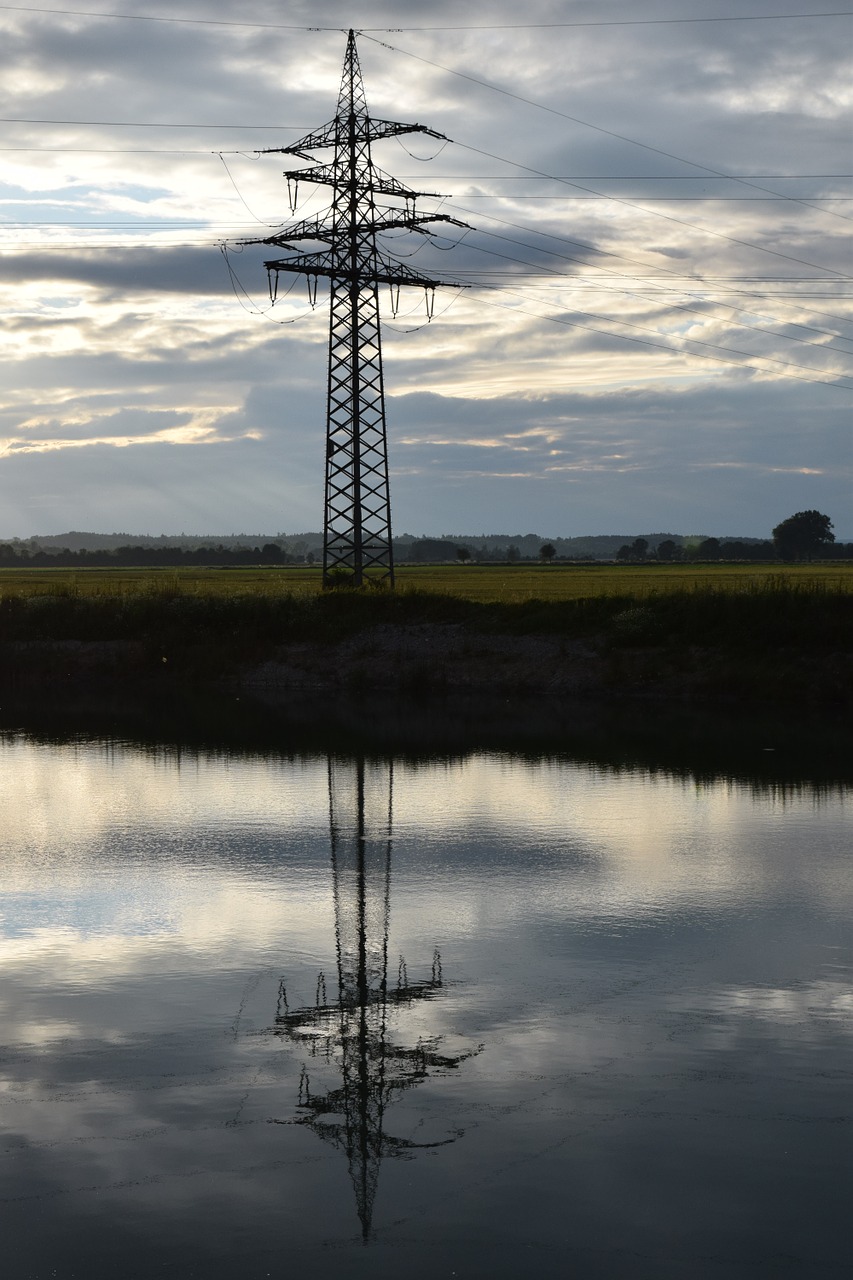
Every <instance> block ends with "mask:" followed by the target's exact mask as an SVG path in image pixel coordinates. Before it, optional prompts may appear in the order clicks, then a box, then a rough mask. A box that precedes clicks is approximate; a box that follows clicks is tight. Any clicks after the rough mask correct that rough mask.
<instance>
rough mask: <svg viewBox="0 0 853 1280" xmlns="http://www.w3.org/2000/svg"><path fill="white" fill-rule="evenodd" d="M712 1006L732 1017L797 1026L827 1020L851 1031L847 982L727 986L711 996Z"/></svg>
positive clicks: (852, 1007)
mask: <svg viewBox="0 0 853 1280" xmlns="http://www.w3.org/2000/svg"><path fill="white" fill-rule="evenodd" d="M712 1003H713V1007H714V1008H715V1009H716V1010H718V1011H719V1012H721V1013H723V1014H725V1015H728V1016H729V1017H731V1018H733V1019H737V1018H751V1019H755V1020H757V1021H769V1022H784V1023H788V1024H790V1025H799V1024H803V1023H806V1022H808V1021H810V1020H818V1021H822V1020H824V1019H831V1020H833V1021H838V1022H840V1023H841V1024H842V1025H843V1027H845V1028H846V1029H847V1030H848V1031H849V1032H850V1034H853V1023H851V1021H850V1016H851V1014H853V989H851V986H850V984H849V982H847V983H841V982H812V983H809V985H808V986H805V987H730V988H727V989H723V990H721V991H719V992H717V994H716V995H715V997H714V999H713V1001H712Z"/></svg>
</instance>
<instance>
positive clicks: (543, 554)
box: [539, 542, 557, 564]
mask: <svg viewBox="0 0 853 1280" xmlns="http://www.w3.org/2000/svg"><path fill="white" fill-rule="evenodd" d="M556 554H557V548H556V547H555V546H553V544H552V543H550V542H546V543H544V544H543V545H542V546H541V547H540V548H539V559H540V560H544V561H545V563H546V564H550V563H551V561H552V560H553V559H554V556H555V555H556Z"/></svg>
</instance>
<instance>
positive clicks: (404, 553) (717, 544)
mask: <svg viewBox="0 0 853 1280" xmlns="http://www.w3.org/2000/svg"><path fill="white" fill-rule="evenodd" d="M74 536H75V538H76V537H82V536H85V535H74ZM97 536H98V537H107V536H108V535H97ZM315 536H316V535H305V536H304V537H293V538H289V537H284V536H279V537H278V538H276V539H274V540H272V539H271V540H269V541H266V542H263V543H258V544H255V545H252V544H247V543H240V542H239V541H238V542H236V544H235V543H234V542H231V544H230V545H226V543H224V542H217V543H215V544H214V543H212V542H211V543H209V544H205V543H201V544H198V542H197V540H196V539H191V538H186V539H185V543H190V544H194V545H180V543H178V542H177V540H176V545H170V544H169V543H168V542H164V540H163V538H162V537H159V538H151V539H149V540H147V542H145V543H128V544H127V545H124V546H118V547H115V546H113V547H104V546H101V547H95V548H92V549H88V548H86V547H82V546H78V547H77V548H76V549H75V548H71V547H57V546H54V547H52V548H51V547H50V546H48V547H45V546H44V545H41V541H40V540H37V539H31V540H29V542H21V541H19V540H17V539H16V540H15V541H13V542H5V543H0V567H3V566H5V567H7V568H14V567H18V568H21V567H25V566H26V567H29V568H39V567H44V568H84V567H85V568H120V567H128V568H129V567H135V568H140V567H141V568H145V567H158V566H159V567H164V568H165V567H172V568H175V567H180V566H182V565H183V566H187V567H191V566H193V565H195V566H211V567H220V568H229V567H231V568H241V567H245V568H249V567H258V566H260V567H263V566H274V565H298V564H313V563H315V562H316V561H317V560H319V559H320V558H321V554H322V553H321V545H322V544H321V543H320V544H317V543H316V542H315ZM45 541H47V540H45ZM50 541H53V540H52V539H51V540H50ZM490 541H494V545H493V546H491V547H490V546H489V545H488V544H489V542H490ZM618 541H619V540H618V538H615V537H602V538H600V539H599V538H589V539H586V538H583V539H581V538H579V539H555V540H554V542H545V543H542V541H541V539H539V538H537V537H536V536H535V535H533V534H528V535H525V536H523V537H517V539H516V541H505V540H504V539H502V538H501V539H500V540H498V539H497V538H494V539H487V538H486V537H485V536H484V537H483V538H482V539H467V540H465V541H462V542H460V541H457V540H455V539H452V538H447V537H445V538H411V539H401V540H399V542H398V541H397V540H396V539H395V544H394V553H395V558H396V559H397V560H398V562H399V563H407V562H408V563H415V564H417V563H421V564H429V563H435V562H436V561H438V562H447V561H458V562H460V563H462V564H466V563H468V562H470V561H473V560H476V561H477V562H478V563H481V564H482V563H486V564H487V563H500V564H514V563H523V562H526V563H531V562H535V561H541V562H544V563H552V562H553V561H554V560H556V559H559V560H561V561H564V562H565V561H572V560H574V561H589V560H596V559H598V560H605V561H612V560H616V561H618V562H620V563H633V564H637V563H648V562H659V563H678V562H688V563H689V562H692V561H703V562H707V561H753V562H772V561H779V560H782V561H785V560H809V559H812V558H814V557H818V556H819V557H820V558H825V559H853V543H837V542H836V541H835V535H834V533H833V532H832V522H831V520H830V519H829V517H828V516H825V515H823V514H822V513H821V512H818V511H800V512H797V513H796V514H795V515H793V516H790V517H789V518H788V519H787V520H783V521H782V522H781V524H779V525H777V526H776V528H775V529H774V530H773V536H772V538H771V539H766V540H764V541H759V540H758V539H750V540H746V539H719V538H703V539H687V538H676V537H675V536H670V537H664V536H661V535H657V537H655V535H650V537H649V538H643V537H638V538H635V539H634V540H633V542H630V543H627V542H626V543H623V544H622V545H621V546H618V547H617V546H616V543H618ZM588 542H603V543H607V544H609V546H608V548H607V550H606V551H604V548H602V551H604V554H601V553H599V554H598V555H590V554H589V552H587V553H586V554H583V553H575V554H571V553H570V554H566V551H565V545H566V543H568V544H573V543H588ZM478 543H479V544H480V545H479V546H478V545H477V544H478ZM555 543H556V544H557V545H555ZM531 544H532V545H531ZM561 544H562V547H563V550H562V551H561Z"/></svg>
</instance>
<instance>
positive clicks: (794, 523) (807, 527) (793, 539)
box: [773, 511, 835, 560]
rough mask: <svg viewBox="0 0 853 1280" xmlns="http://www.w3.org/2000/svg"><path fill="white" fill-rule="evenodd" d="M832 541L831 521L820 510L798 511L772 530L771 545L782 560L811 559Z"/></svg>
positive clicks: (833, 535)
mask: <svg viewBox="0 0 853 1280" xmlns="http://www.w3.org/2000/svg"><path fill="white" fill-rule="evenodd" d="M834 541H835V534H834V533H833V532H832V521H831V520H830V518H829V516H825V515H822V514H821V512H820V511H798V512H797V513H796V515H793V516H789V517H788V519H787V520H783V521H782V523H781V524H777V526H776V528H775V529H774V530H773V545H774V546H775V548H776V551H777V553H778V554H779V555H780V556H781V557H782V559H783V560H811V558H812V556H813V555H816V554H817V552H819V551H820V550H821V549H822V548H823V547H826V546H827V545H828V544H829V543H830V542H834Z"/></svg>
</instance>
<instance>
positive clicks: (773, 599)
mask: <svg viewBox="0 0 853 1280" xmlns="http://www.w3.org/2000/svg"><path fill="white" fill-rule="evenodd" d="M189 687H192V688H194V689H196V690H198V689H204V688H211V689H212V688H216V689H219V690H222V689H228V690H230V691H232V692H233V693H234V694H235V696H236V695H238V694H240V693H241V692H242V693H246V694H252V695H254V696H255V697H259V698H262V699H271V700H276V699H278V698H287V697H289V696H291V695H296V694H299V695H300V696H305V695H310V694H312V693H315V694H318V695H319V694H323V695H327V694H332V695H333V694H334V693H335V692H336V691H340V692H344V691H346V692H350V693H352V692H355V693H358V692H369V691H372V690H376V691H384V692H388V693H394V692H395V691H399V692H405V693H407V694H413V695H428V696H432V695H436V694H439V693H448V694H470V695H474V696H485V697H488V696H494V697H509V696H515V695H520V694H530V695H539V696H542V695H544V696H546V697H551V698H559V699H595V700H602V699H603V700H612V699H618V700H619V701H624V700H626V699H629V700H635V701H643V700H644V701H651V702H678V703H684V702H688V703H689V702H705V703H707V702H716V703H726V702H730V703H731V702H737V703H752V704H756V705H765V706H766V705H774V704H775V705H779V704H782V703H788V704H791V705H808V706H810V707H826V708H827V709H836V710H838V709H842V708H845V707H849V706H850V705H853V593H850V592H845V591H843V590H829V589H825V588H822V587H814V586H809V587H802V586H791V585H787V584H777V585H772V584H771V585H769V586H762V587H761V588H760V589H755V590H746V591H737V592H734V591H725V590H724V591H719V590H713V589H701V590H694V591H684V592H669V593H666V594H661V595H659V596H655V595H652V596H645V597H643V598H642V599H637V598H633V597H630V596H607V597H597V598H594V599H580V600H567V601H541V600H528V601H525V602H522V603H512V604H494V603H492V604H483V603H477V602H474V601H470V600H465V599H460V598H458V597H449V596H440V595H433V594H427V593H423V594H419V593H415V592H406V593H399V594H396V595H394V594H384V593H380V592H372V591H365V592H330V593H326V594H324V595H320V596H300V595H296V594H287V593H278V594H268V595H258V594H254V595H251V594H246V595H239V594H235V595H228V596H222V595H218V596H213V595H207V596H205V595H201V594H185V593H181V592H171V593H170V592H148V593H145V594H127V595H118V594H117V595H77V594H74V593H68V594H57V595H47V594H40V595H32V596H29V597H25V596H18V597H14V596H8V597H5V598H3V599H2V600H0V688H2V689H3V691H4V696H6V697H10V696H11V697H14V699H15V701H18V702H19V701H20V700H21V699H26V698H27V697H30V696H35V695H36V694H37V693H38V694H40V695H48V696H59V695H60V693H61V691H62V690H65V691H74V693H75V696H76V695H80V694H81V693H85V691H86V690H90V691H92V692H95V691H97V692H98V693H101V694H102V693H104V691H107V690H114V691H117V692H118V691H121V690H127V691H130V690H135V691H140V690H150V691H151V692H152V694H153V693H161V694H164V695H166V696H168V694H169V691H170V690H177V689H180V688H189Z"/></svg>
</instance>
